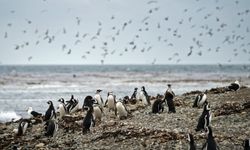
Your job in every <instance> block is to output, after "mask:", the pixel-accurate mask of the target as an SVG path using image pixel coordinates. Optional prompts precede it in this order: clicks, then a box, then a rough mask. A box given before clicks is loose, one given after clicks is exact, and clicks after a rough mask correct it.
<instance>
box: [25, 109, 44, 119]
mask: <svg viewBox="0 0 250 150" xmlns="http://www.w3.org/2000/svg"><path fill="white" fill-rule="evenodd" d="M27 112H28V114H29V116H30V117H31V118H33V117H35V118H36V117H41V116H42V114H41V113H38V112H36V111H33V109H32V107H29V108H28V110H27Z"/></svg>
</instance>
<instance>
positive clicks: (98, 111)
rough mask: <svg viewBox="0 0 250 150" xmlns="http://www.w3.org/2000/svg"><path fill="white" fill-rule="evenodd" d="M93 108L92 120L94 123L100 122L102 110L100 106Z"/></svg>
mask: <svg viewBox="0 0 250 150" xmlns="http://www.w3.org/2000/svg"><path fill="white" fill-rule="evenodd" d="M93 108H94V112H93V114H94V120H95V121H102V114H103V108H101V106H99V105H96V106H94V107H93Z"/></svg>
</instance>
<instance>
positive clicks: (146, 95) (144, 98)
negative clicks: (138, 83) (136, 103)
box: [140, 86, 150, 106]
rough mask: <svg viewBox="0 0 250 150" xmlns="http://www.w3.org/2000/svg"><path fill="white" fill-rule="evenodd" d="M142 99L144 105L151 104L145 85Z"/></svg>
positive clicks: (142, 89) (141, 93) (141, 95)
mask: <svg viewBox="0 0 250 150" xmlns="http://www.w3.org/2000/svg"><path fill="white" fill-rule="evenodd" d="M140 100H141V101H142V103H143V105H144V106H148V105H150V100H149V96H148V93H147V91H146V90H145V87H144V86H142V87H141V92H140Z"/></svg>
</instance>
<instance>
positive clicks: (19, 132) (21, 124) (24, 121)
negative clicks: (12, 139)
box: [14, 119, 31, 136]
mask: <svg viewBox="0 0 250 150" xmlns="http://www.w3.org/2000/svg"><path fill="white" fill-rule="evenodd" d="M30 125H31V121H30V120H28V119H21V120H20V122H19V125H18V128H17V129H14V132H15V133H16V135H17V136H22V135H24V134H25V131H26V130H27V128H28V127H29V126H30Z"/></svg>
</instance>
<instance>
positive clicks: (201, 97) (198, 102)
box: [193, 90, 207, 107]
mask: <svg viewBox="0 0 250 150" xmlns="http://www.w3.org/2000/svg"><path fill="white" fill-rule="evenodd" d="M205 101H207V90H206V91H205V92H204V93H201V94H198V95H197V96H196V98H195V101H194V104H193V107H202V106H203V105H204V103H205Z"/></svg>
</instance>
